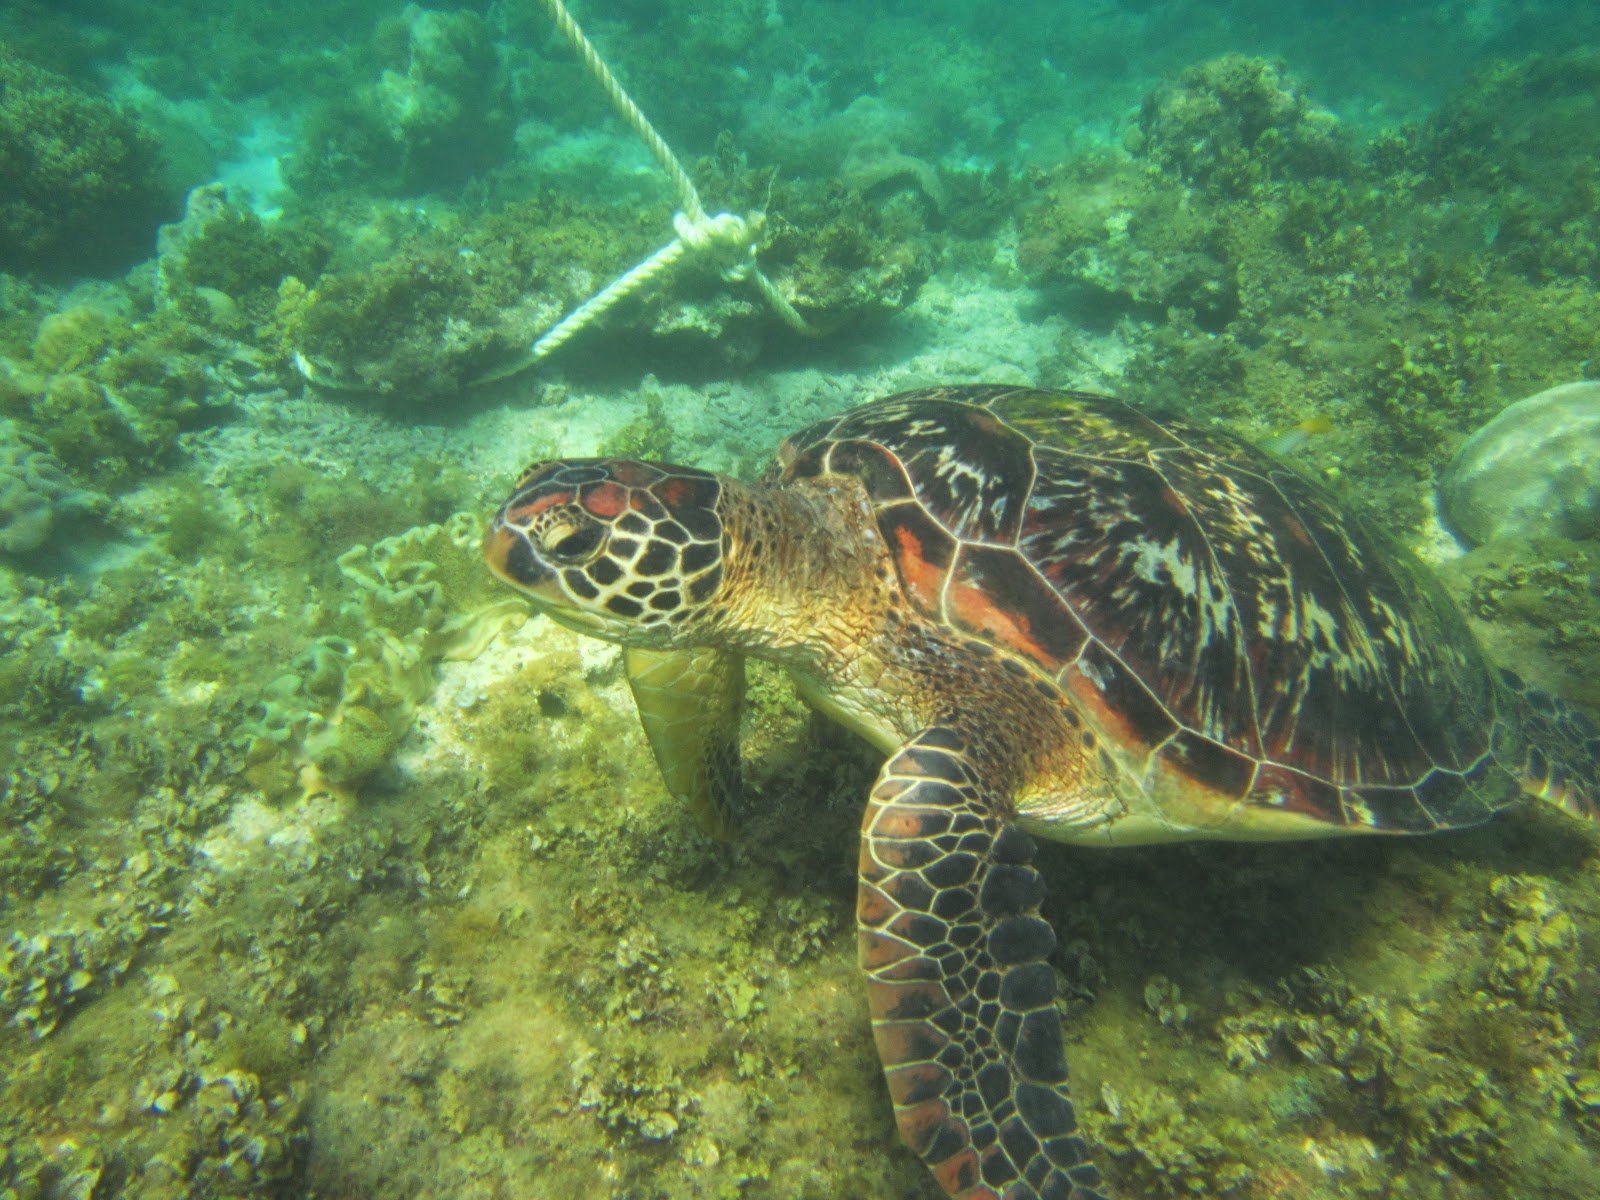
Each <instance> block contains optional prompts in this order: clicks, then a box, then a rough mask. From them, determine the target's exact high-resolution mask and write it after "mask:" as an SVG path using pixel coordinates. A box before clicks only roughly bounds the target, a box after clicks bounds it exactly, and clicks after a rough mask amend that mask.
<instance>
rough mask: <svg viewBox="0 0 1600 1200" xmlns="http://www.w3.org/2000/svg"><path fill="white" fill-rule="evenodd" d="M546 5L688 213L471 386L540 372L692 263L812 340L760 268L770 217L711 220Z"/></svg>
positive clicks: (583, 43)
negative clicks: (616, 310) (588, 331)
mask: <svg viewBox="0 0 1600 1200" xmlns="http://www.w3.org/2000/svg"><path fill="white" fill-rule="evenodd" d="M542 2H543V4H544V7H545V11H546V12H548V13H549V14H550V19H551V20H552V21H554V22H555V25H556V28H557V29H559V30H560V31H561V35H562V36H563V37H565V38H566V39H567V42H568V44H569V45H571V47H572V48H573V50H575V51H576V52H577V54H578V57H579V58H581V59H582V60H583V63H584V65H585V66H586V67H588V68H589V74H590V75H592V76H594V79H595V82H597V83H598V84H599V85H600V86H601V87H602V88H604V89H605V93H606V95H607V96H609V97H610V98H611V103H612V104H613V105H614V106H615V108H616V110H617V112H618V113H620V114H621V115H622V119H623V120H625V121H626V122H627V123H628V125H629V126H630V127H631V128H632V129H633V131H634V132H635V133H636V134H638V135H639V139H640V140H641V141H643V142H644V144H645V146H647V147H648V148H649V150H650V153H651V154H652V155H654V156H655V160H656V162H658V163H659V164H661V169H662V170H664V171H665V172H666V173H667V175H668V177H669V178H671V180H672V186H673V187H674V188H676V189H677V192H678V199H679V203H680V204H681V205H682V208H681V210H680V211H678V212H676V213H674V214H673V217H672V228H673V231H674V232H675V233H676V234H677V235H678V236H677V237H676V238H674V239H673V240H672V241H671V242H669V243H667V244H666V245H665V246H663V247H662V248H661V249H659V250H657V251H656V252H655V253H654V254H652V255H651V256H650V257H649V258H647V259H645V260H644V261H643V262H642V263H640V264H639V265H638V266H636V267H634V268H633V269H632V270H630V271H627V272H625V273H624V274H622V275H620V276H618V277H617V278H616V279H614V280H613V281H612V282H611V283H609V284H607V285H606V286H605V287H604V288H603V289H601V290H600V291H599V292H598V293H596V294H595V295H593V296H591V297H590V298H589V299H588V300H586V301H584V302H583V303H582V304H580V305H579V306H578V307H577V308H575V309H573V310H572V312H570V313H568V314H567V315H566V316H565V317H563V318H562V319H561V321H559V322H558V323H557V324H556V325H555V326H553V327H552V328H551V329H549V330H547V331H546V332H545V333H544V334H543V335H542V336H540V338H539V340H538V341H536V342H534V344H533V345H532V346H530V347H529V348H528V352H527V353H526V354H524V355H523V356H522V357H521V358H519V359H517V360H516V361H515V362H513V363H510V364H509V365H507V366H504V367H500V368H497V369H496V370H493V371H490V372H489V373H488V374H486V375H480V376H479V377H478V378H476V379H474V380H473V381H472V382H473V384H474V385H477V384H484V383H497V382H499V381H500V380H502V379H509V378H510V377H511V376H513V375H517V374H519V373H521V372H523V371H525V370H527V369H528V368H529V367H531V366H534V365H535V364H536V363H538V362H540V361H542V360H543V359H545V358H546V357H548V356H549V355H551V354H553V353H554V352H555V351H557V350H559V349H560V348H561V347H562V346H564V345H565V344H566V343H567V342H569V341H571V340H572V338H573V336H574V335H575V334H577V333H578V332H579V331H580V330H581V329H583V328H584V327H585V326H588V325H590V324H593V323H594V322H595V321H597V320H599V319H600V318H601V317H602V316H603V315H605V313H606V312H608V311H609V310H610V309H611V308H612V307H613V306H614V305H615V304H616V303H617V302H618V301H620V300H622V299H624V298H625V297H627V296H631V295H632V294H633V293H634V292H637V291H639V290H640V289H642V288H643V287H645V286H646V285H647V284H649V283H650V282H651V281H652V280H654V279H656V278H657V277H659V276H661V275H664V274H666V273H667V272H668V271H669V270H671V269H672V268H673V267H675V266H676V265H677V264H678V262H679V261H680V260H681V259H683V258H685V257H686V256H687V257H694V258H702V259H706V260H708V261H709V262H711V263H712V264H713V265H714V266H715V267H716V269H717V272H718V273H719V274H720V275H721V276H722V278H723V279H724V280H726V281H727V282H729V283H740V282H742V281H744V280H747V279H748V280H750V281H751V282H752V283H754V284H755V286H756V290H757V291H759V292H760V293H761V295H762V297H763V298H764V299H765V300H766V302H767V303H768V304H769V305H771V306H772V308H773V309H774V310H775V311H776V312H777V313H778V315H779V316H780V317H782V318H783V320H784V322H785V323H786V324H788V325H789V327H790V328H791V329H794V330H796V331H797V332H799V333H803V334H807V335H809V334H812V333H814V332H815V331H814V330H813V329H812V328H811V327H810V326H809V325H808V324H806V319H805V318H804V317H802V316H801V315H800V313H799V312H798V311H796V309H795V307H794V305H792V304H790V303H789V301H788V300H787V299H786V298H785V297H784V296H783V293H781V292H779V291H778V288H777V285H776V284H774V283H773V282H772V281H771V280H770V279H768V278H767V277H766V276H765V275H763V274H762V273H761V268H760V267H759V266H757V265H756V247H757V245H758V244H759V242H760V241H761V233H762V230H763V229H764V228H765V227H766V214H765V213H760V212H753V213H751V214H749V215H748V216H744V217H741V216H738V215H736V214H734V213H726V212H723V213H718V214H717V215H716V216H714V217H713V216H707V215H706V210H705V207H704V206H703V205H702V204H701V203H700V194H699V193H698V192H697V191H696V190H695V186H694V182H693V180H691V179H690V178H689V173H688V172H687V171H685V170H684V169H683V165H682V164H681V163H680V162H679V161H678V157H677V155H675V154H673V153H672V147H670V146H668V145H667V143H666V140H665V139H664V138H663V137H662V136H661V135H660V134H659V133H657V132H656V129H655V126H654V125H652V124H650V120H649V118H648V117H646V116H645V115H644V113H643V112H642V111H641V110H640V108H639V106H638V105H637V104H635V103H634V102H633V99H632V98H631V97H630V96H629V95H628V93H627V92H625V91H624V90H623V88H622V84H620V83H618V82H617V77H616V76H615V75H613V74H612V73H611V69H610V68H609V67H607V66H606V64H605V61H604V60H603V59H602V58H601V57H600V54H599V52H598V51H597V50H595V48H594V45H593V43H591V42H590V41H589V39H588V38H587V37H585V36H584V32H583V30H582V29H580V28H579V27H578V23H577V22H576V21H575V20H573V19H572V14H571V13H570V12H568V11H567V6H566V5H565V4H564V3H563V2H562V0H542Z"/></svg>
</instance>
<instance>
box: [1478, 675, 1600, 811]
mask: <svg viewBox="0 0 1600 1200" xmlns="http://www.w3.org/2000/svg"><path fill="white" fill-rule="evenodd" d="M1500 681H1501V683H1502V684H1503V685H1504V690H1503V694H1505V695H1506V696H1507V699H1508V700H1509V709H1510V712H1511V714H1512V718H1513V719H1512V720H1511V721H1510V722H1507V723H1505V724H1503V725H1502V726H1501V729H1502V733H1501V736H1500V739H1498V740H1501V741H1502V742H1504V743H1510V744H1503V745H1501V746H1497V747H1496V748H1495V756H1496V757H1497V758H1498V759H1499V760H1500V761H1501V762H1502V763H1503V764H1504V765H1505V767H1506V769H1507V770H1509V771H1511V772H1512V774H1514V775H1517V776H1518V777H1519V779H1520V782H1521V784H1522V790H1523V791H1525V792H1527V793H1528V794H1529V795H1532V796H1537V797H1538V798H1539V799H1541V800H1544V801H1546V802H1548V803H1550V804H1554V805H1555V806H1556V807H1557V808H1559V809H1561V810H1562V811H1563V812H1567V813H1570V814H1572V815H1573V816H1575V817H1585V818H1587V819H1588V820H1591V821H1600V726H1597V725H1596V724H1595V723H1594V722H1593V721H1592V720H1590V719H1589V718H1588V717H1587V716H1585V715H1584V714H1583V713H1582V712H1581V711H1579V710H1578V709H1577V708H1575V707H1573V706H1572V705H1570V704H1568V703H1567V702H1566V701H1564V700H1560V699H1558V698H1557V697H1555V696H1552V695H1550V693H1548V692H1542V691H1540V690H1539V689H1538V688H1536V687H1533V686H1532V685H1531V684H1529V683H1528V682H1527V681H1526V680H1524V679H1523V678H1521V677H1520V676H1518V675H1515V674H1513V673H1512V672H1510V671H1501V672H1500Z"/></svg>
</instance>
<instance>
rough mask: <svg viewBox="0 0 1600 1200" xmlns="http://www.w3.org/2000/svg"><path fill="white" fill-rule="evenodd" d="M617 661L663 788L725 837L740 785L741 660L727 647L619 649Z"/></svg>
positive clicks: (716, 834) (702, 824)
mask: <svg viewBox="0 0 1600 1200" xmlns="http://www.w3.org/2000/svg"><path fill="white" fill-rule="evenodd" d="M622 661H623V666H624V667H625V668H626V670H627V672H628V683H629V685H630V686H631V687H632V688H633V699H634V703H635V704H637V705H638V707H639V722H640V724H642V725H643V726H644V733H645V737H646V738H647V739H648V740H649V742H650V749H651V750H653V751H654V752H655V756H656V764H657V765H658V766H659V767H660V768H661V778H662V780H663V781H664V782H665V783H666V785H667V790H668V791H669V792H671V793H672V794H673V795H674V796H676V797H677V798H678V799H680V800H683V801H686V802H687V803H688V805H689V809H690V811H691V812H693V814H694V818H695V821H696V822H697V823H698V824H699V825H700V827H701V828H702V829H704V830H705V831H706V832H707V833H709V834H711V835H712V836H713V837H723V838H725V837H728V836H729V835H730V834H731V833H732V831H733V814H734V811H735V810H736V808H737V806H738V803H739V798H740V794H741V791H742V788H743V782H742V780H743V775H742V772H741V771H740V767H739V714H740V711H741V710H742V709H743V706H744V659H743V658H742V657H740V656H739V655H737V654H733V653H730V652H728V651H726V650H714V649H703V650H641V649H639V648H638V647H634V646H629V647H627V648H625V649H624V650H623V657H622Z"/></svg>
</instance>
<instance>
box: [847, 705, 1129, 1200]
mask: <svg viewBox="0 0 1600 1200" xmlns="http://www.w3.org/2000/svg"><path fill="white" fill-rule="evenodd" d="M966 749H967V748H966V746H965V743H964V742H963V739H962V738H961V736H960V735H959V734H958V733H956V732H955V731H953V730H950V729H944V728H937V727H936V728H932V729H928V730H924V731H923V732H922V733H921V734H919V735H918V736H917V737H916V738H914V739H913V740H912V741H911V742H909V743H907V744H906V745H905V746H904V747H903V748H902V749H901V750H900V751H899V752H898V753H897V754H895V756H894V757H893V758H891V759H890V760H889V762H888V763H887V764H885V766H884V768H883V772H882V774H881V775H880V776H879V779H878V783H877V786H876V787H875V788H874V789H873V792H872V799H871V801H870V803H869V804H868V805H867V812H866V816H865V817H864V818H863V821H862V826H861V879H860V893H859V899H858V902H857V909H856V915H857V924H858V929H859V937H860V957H861V966H862V969H863V970H864V971H866V973H867V983H868V996H869V1001H870V1005H871V1009H872V1031H873V1036H874V1038H875V1039H876V1041H877V1044H878V1055H879V1057H880V1058H881V1059H882V1060H883V1070H884V1075H885V1077H886V1079H887V1080H888V1084H889V1093H890V1096H891V1097H892V1098H893V1101H894V1109H895V1120H896V1121H897V1123H898V1124H899V1126H900V1135H901V1137H903V1138H904V1139H905V1141H906V1144H907V1145H909V1146H910V1147H911V1148H912V1149H913V1150H915V1151H916V1152H917V1154H918V1155H920V1156H921V1158H922V1160H923V1161H924V1162H925V1163H927V1164H928V1167H929V1169H930V1170H932V1172H933V1174H934V1176H935V1177H936V1178H937V1179H938V1180H939V1182H940V1184H942V1185H943V1187H944V1189H945V1190H946V1191H947V1192H949V1194H950V1195H951V1196H954V1197H958V1198H960V1200H1035V1198H1036V1200H1104V1198H1103V1197H1102V1195H1101V1193H1100V1192H1098V1191H1097V1190H1095V1189H1096V1188H1097V1187H1098V1185H1099V1182H1100V1176H1099V1172H1098V1171H1097V1170H1096V1169H1095V1167H1094V1166H1093V1164H1091V1163H1090V1162H1089V1158H1088V1148H1087V1146H1086V1145H1085V1143H1084V1141H1083V1139H1082V1138H1081V1137H1080V1136H1079V1135H1078V1132H1077V1118H1076V1116H1075V1114H1074V1113H1073V1109H1072V1102H1071V1100H1070V1099H1069V1097H1068V1094H1067V1064H1066V1054H1065V1051H1064V1049H1063V1047H1062V1040H1061V1017H1060V1014H1059V1013H1058V1012H1057V1011H1056V1007H1055V992H1056V988H1055V976H1054V975H1053V974H1052V972H1051V969H1050V967H1049V965H1048V964H1047V963H1046V962H1045V958H1046V957H1047V956H1048V955H1049V954H1050V952H1051V951H1052V950H1053V949H1054V948H1055V934H1054V933H1053V932H1052V931H1051V929H1050V926H1049V925H1047V924H1046V923H1045V922H1044V920H1043V919H1042V918H1041V917H1040V916H1039V901H1040V899H1041V897H1042V895H1043V892H1044V884H1043V882H1042V880H1041V879H1040V878H1039V873H1038V872H1037V871H1036V870H1034V868H1033V867H1032V866H1031V865H1029V864H1030V863H1031V861H1032V859H1033V854H1034V846H1033V839H1032V838H1030V837H1029V836H1028V835H1027V834H1026V833H1024V832H1023V831H1022V830H1020V829H1018V828H1016V827H1015V826H1011V825H1007V824H1006V823H1005V822H1004V820H1003V817H1002V810H1001V809H1000V807H999V806H998V804H997V800H998V799H999V798H998V797H996V796H995V795H993V794H992V793H991V792H990V791H989V790H987V789H986V788H985V786H984V783H983V781H982V780H981V779H980V778H979V776H978V772H977V771H976V770H975V768H974V765H973V763H972V762H971V761H970V760H969V758H968V757H967V753H966Z"/></svg>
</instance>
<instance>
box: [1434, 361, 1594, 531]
mask: <svg viewBox="0 0 1600 1200" xmlns="http://www.w3.org/2000/svg"><path fill="white" fill-rule="evenodd" d="M1439 499H1440V502H1441V504H1442V505H1443V508H1444V515H1445V519H1446V520H1447V521H1448V522H1449V524H1450V526H1451V528H1453V529H1454V530H1455V531H1456V532H1457V533H1459V534H1460V535H1461V536H1462V537H1464V538H1466V539H1467V540H1468V541H1471V542H1474V543H1482V542H1489V541H1493V540H1495V539H1496V538H1503V537H1523V538H1527V537H1541V536H1543V537H1550V536H1554V537H1563V538H1573V539H1580V538H1593V537H1597V536H1600V383H1595V382H1593V381H1589V382H1584V383H1567V384H1562V385H1561V386H1559V387H1553V388H1546V389H1545V390H1544V391H1542V392H1540V393H1538V394H1537V395H1535V396H1529V397H1528V398H1527V399H1525V400H1519V401H1517V402H1516V403H1515V404H1513V405H1511V406H1510V407H1509V408H1506V409H1505V410H1503V411H1502V412H1501V413H1500V415H1499V416H1497V417H1495V419H1494V420H1492V421H1490V422H1489V423H1488V424H1487V425H1485V426H1484V427H1483V428H1482V429H1480V430H1478V431H1477V432H1476V433H1474V434H1473V435H1472V436H1471V437H1470V438H1468V439H1467V441H1466V444H1465V445H1463V446H1462V447H1461V449H1460V451H1459V452H1457V454H1456V456H1455V458H1454V459H1452V460H1451V462H1450V466H1449V467H1448V468H1447V469H1446V471H1445V473H1444V478H1443V480H1442V481H1441V482H1440V486H1439Z"/></svg>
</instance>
